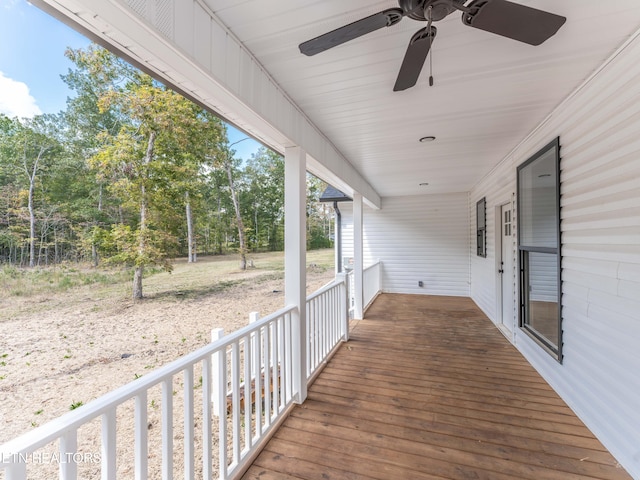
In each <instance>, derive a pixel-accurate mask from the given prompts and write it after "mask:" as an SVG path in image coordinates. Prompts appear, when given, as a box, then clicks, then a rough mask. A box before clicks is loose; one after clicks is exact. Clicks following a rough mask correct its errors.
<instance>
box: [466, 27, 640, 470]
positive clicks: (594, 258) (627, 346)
mask: <svg viewBox="0 0 640 480" xmlns="http://www.w3.org/2000/svg"><path fill="white" fill-rule="evenodd" d="M638 60H640V41H638V39H636V40H635V41H634V42H632V43H631V44H630V45H629V46H627V47H626V48H625V49H624V50H623V51H622V52H621V53H619V54H618V55H617V56H616V57H615V58H613V59H612V61H611V62H610V63H609V64H608V65H607V66H606V67H604V68H603V69H602V70H601V71H600V72H599V73H598V74H597V75H595V76H594V77H593V78H592V79H591V80H590V81H589V82H588V83H586V84H585V85H584V86H583V88H581V89H580V90H578V91H577V92H576V93H575V94H574V95H573V96H572V97H571V98H569V99H568V100H567V101H565V102H564V103H563V104H562V105H561V106H560V107H559V108H558V109H557V110H556V111H555V112H554V113H553V114H552V115H551V116H550V117H549V118H548V119H547V121H546V122H545V123H544V124H543V125H541V126H540V127H539V128H538V129H537V130H536V131H535V132H534V133H533V134H532V135H531V136H530V137H529V138H527V139H526V140H525V141H524V142H523V143H522V144H521V145H519V146H518V147H517V148H516V149H515V150H514V152H512V153H511V154H510V155H509V156H508V157H507V158H506V159H505V160H504V161H503V162H502V163H501V164H500V165H499V166H498V167H497V168H495V169H494V171H493V172H492V173H491V174H490V175H488V176H487V177H486V178H484V179H483V180H482V181H481V182H480V183H479V184H478V185H476V187H475V188H474V189H473V191H472V192H471V194H470V201H469V209H470V211H474V210H475V202H476V201H477V200H478V199H479V198H482V197H483V196H487V205H488V207H493V206H495V205H497V204H499V203H501V202H503V201H504V200H505V199H509V198H510V197H511V195H512V193H513V192H515V189H516V167H517V166H518V165H519V164H520V163H522V162H524V161H525V160H527V159H528V158H529V157H530V156H531V155H532V154H534V153H535V152H536V151H537V150H539V149H540V148H541V147H543V146H545V145H546V144H547V143H548V142H549V141H551V140H553V138H555V137H556V136H558V135H559V136H560V143H561V151H560V154H561V158H562V160H561V182H562V187H561V188H562V192H561V193H562V198H561V209H562V211H561V222H562V225H561V231H562V255H563V259H562V269H563V271H562V280H563V285H562V290H563V302H562V303H563V329H564V338H563V340H564V347H563V353H564V361H563V364H562V365H561V364H559V363H557V362H556V361H555V360H554V359H552V357H551V356H550V355H547V354H546V353H545V352H544V351H542V349H541V348H539V347H538V346H537V345H536V344H535V343H534V342H533V341H532V340H531V339H530V338H529V337H528V336H527V335H526V334H524V333H523V332H521V331H518V332H516V336H515V342H516V346H517V347H518V348H519V349H520V351H521V352H522V353H523V354H524V355H525V356H526V357H527V358H528V359H529V361H530V362H531V363H532V364H533V365H534V366H535V367H536V368H537V369H538V370H539V371H540V372H541V373H542V375H543V376H544V377H545V378H546V379H547V381H549V383H550V384H551V385H552V386H553V387H554V388H555V389H556V390H557V391H558V392H559V393H560V395H562V397H563V398H564V399H565V400H566V401H567V403H568V404H569V405H570V406H571V407H572V408H573V409H574V410H575V411H576V413H577V414H578V415H579V416H580V417H581V419H582V420H583V421H584V422H585V423H586V424H587V426H589V427H590V428H591V430H592V431H593V432H594V433H595V434H596V435H597V436H598V437H599V438H600V440H601V441H602V442H603V443H604V444H605V446H607V447H608V448H609V449H610V450H611V452H612V453H613V454H614V455H615V456H616V457H617V459H618V460H619V461H620V462H621V463H622V465H623V466H624V467H625V468H626V469H627V470H628V471H629V472H630V473H631V475H632V476H634V478H640V408H639V407H640V66H639V65H640V63H639V62H638ZM488 212H491V209H490V208H488ZM487 220H488V222H487V223H488V227H489V231H490V233H489V236H488V240H489V242H488V243H489V246H488V253H489V256H488V257H487V258H486V259H482V258H478V257H476V256H475V252H473V251H471V264H472V265H471V282H472V283H471V296H472V298H473V299H474V300H475V301H476V303H478V305H480V306H481V307H482V308H483V310H484V311H485V312H487V313H488V314H489V316H490V317H491V318H492V319H494V320H496V315H495V304H496V294H495V291H496V289H495V286H494V285H495V282H494V280H495V257H494V252H495V249H494V247H493V244H492V242H493V240H494V235H493V234H492V233H491V232H492V231H493V228H494V218H493V215H490V216H488V219H487ZM471 223H472V230H474V229H475V220H472V222H471ZM471 234H472V235H475V231H472V232H471ZM471 238H474V237H471Z"/></svg>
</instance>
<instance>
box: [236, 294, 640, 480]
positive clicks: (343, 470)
mask: <svg viewBox="0 0 640 480" xmlns="http://www.w3.org/2000/svg"><path fill="white" fill-rule="evenodd" d="M366 317H367V318H365V319H364V320H361V321H358V322H357V324H356V325H355V328H353V329H352V331H351V339H350V341H349V342H348V343H347V344H344V345H343V346H342V347H341V348H340V349H339V350H338V352H337V353H336V354H335V356H334V357H333V358H332V360H331V361H330V362H329V364H328V365H327V366H326V367H325V369H324V370H323V371H322V373H321V374H320V375H319V377H318V378H317V379H316V381H315V383H314V384H313V385H312V386H311V387H310V388H309V396H308V399H307V401H306V402H305V403H304V404H303V405H300V406H298V407H296V408H294V409H293V411H292V412H291V415H290V416H289V418H287V419H286V420H285V422H284V424H283V425H282V427H281V428H280V429H279V430H278V431H277V432H276V433H275V435H274V437H273V438H272V440H271V441H270V442H269V443H268V444H267V446H266V447H265V449H264V450H263V452H262V453H261V454H260V455H259V456H258V458H257V459H256V461H255V462H254V464H253V466H252V467H251V468H250V469H249V470H248V471H247V473H246V474H245V476H244V477H243V478H245V479H258V478H260V479H267V480H268V479H271V478H282V479H351V478H358V479H367V478H375V479H396V478H398V479H404V478H412V479H413V478H416V479H421V478H423V479H467V478H474V479H492V480H493V479H495V480H501V479H505V480H506V479H514V478H518V479H531V480H540V479H549V480H554V479H557V480H565V479H569V480H571V479H575V480H578V479H606V480H618V479H629V478H631V477H629V476H628V475H627V473H626V472H625V471H624V470H623V469H622V468H620V466H619V465H618V464H617V462H616V461H615V459H614V458H613V457H612V456H611V455H610V454H609V453H608V452H607V451H606V449H605V448H604V447H603V446H602V444H601V443H600V442H599V441H598V440H597V439H596V438H595V437H594V436H593V435H592V434H591V432H589V430H588V429H587V428H586V427H585V426H584V425H583V424H582V422H581V421H580V420H579V419H578V418H577V417H576V416H575V415H574V414H573V412H572V411H571V410H570V409H569V408H568V407H567V406H566V404H564V402H563V401H562V400H561V399H560V398H559V397H558V396H557V394H556V393H555V392H554V391H553V390H552V389H551V388H550V387H549V386H548V385H547V384H546V382H544V380H543V379H542V378H541V377H540V376H539V375H538V374H537V373H536V372H535V371H534V370H533V368H532V367H531V366H530V365H529V364H528V363H527V362H526V360H525V359H524V358H523V357H522V356H521V355H520V354H519V353H518V352H517V350H516V349H515V348H514V347H513V346H512V345H511V344H510V343H509V342H508V341H507V340H506V339H505V338H504V337H503V336H502V335H501V334H500V333H499V331H498V330H497V329H496V328H495V326H493V324H492V323H491V322H490V321H489V320H488V319H487V318H486V317H485V316H484V314H482V312H481V311H480V310H479V309H478V308H477V307H476V306H475V305H474V304H473V302H472V301H471V300H469V299H466V298H451V297H429V296H411V295H381V296H379V297H378V299H377V300H376V302H375V303H374V305H373V306H372V307H371V308H370V309H369V311H368V312H367V315H366Z"/></svg>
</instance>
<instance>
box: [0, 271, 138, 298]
mask: <svg viewBox="0 0 640 480" xmlns="http://www.w3.org/2000/svg"><path fill="white" fill-rule="evenodd" d="M131 278H132V274H131V270H130V269H106V268H105V269H101V270H95V269H93V268H91V267H89V266H78V267H69V266H66V265H62V266H58V267H57V268H53V267H51V268H33V269H29V268H16V267H11V266H5V267H3V268H2V270H1V271H0V297H1V296H12V297H30V296H33V295H39V294H43V293H60V292H66V291H68V290H70V289H72V288H75V287H79V286H85V285H115V284H121V283H125V282H129V281H131Z"/></svg>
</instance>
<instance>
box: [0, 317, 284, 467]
mask: <svg viewBox="0 0 640 480" xmlns="http://www.w3.org/2000/svg"><path fill="white" fill-rule="evenodd" d="M295 309H296V306H295V305H289V306H287V307H285V308H283V309H281V310H278V311H277V312H274V313H272V314H271V315H267V316H266V317H264V318H261V319H260V320H258V321H257V322H255V323H251V324H249V325H247V326H245V327H243V328H241V329H239V330H237V331H235V332H233V333H230V334H229V335H226V336H224V337H222V338H221V339H220V340H216V341H215V342H213V343H210V344H208V345H206V346H204V347H202V348H200V349H198V350H196V351H195V352H192V353H189V354H187V355H185V356H183V357H181V358H178V359H177V360H174V361H173V362H171V363H169V364H167V365H165V366H163V367H160V368H159V369H157V370H155V371H153V372H151V373H149V374H147V375H144V376H143V377H140V378H139V379H137V380H134V381H133V382H130V383H128V384H126V385H123V386H121V387H120V388H117V389H116V390H113V391H111V392H108V393H106V394H104V395H103V396H101V397H99V398H97V399H95V400H93V401H91V402H89V403H88V404H86V405H83V406H82V407H81V408H78V409H77V410H73V411H71V412H68V413H66V414H65V415H62V416H61V417H58V418H56V419H53V420H51V421H50V422H48V423H46V424H44V425H42V426H41V427H38V428H36V429H34V430H31V431H29V432H26V433H25V434H23V435H21V436H19V437H17V438H15V439H13V440H10V441H8V442H6V443H4V444H2V445H0V458H2V459H5V460H8V459H11V458H12V457H11V456H12V455H21V454H28V453H31V452H33V451H34V450H37V449H38V448H41V447H43V446H45V445H46V444H48V443H50V442H52V441H53V440H56V439H57V438H59V437H60V436H61V435H62V434H64V433H66V432H69V431H73V430H75V429H77V428H79V427H80V426H81V425H83V424H85V423H87V422H89V421H91V420H93V419H95V418H97V417H98V416H100V415H102V414H103V413H105V412H107V411H109V410H111V409H112V408H114V407H116V406H118V405H120V404H121V403H123V402H126V401H127V400H130V399H131V398H134V397H135V396H137V395H139V394H140V393H142V392H144V391H146V390H148V389H149V388H151V387H153V386H155V385H157V384H159V383H160V382H163V381H164V380H166V379H169V378H171V377H173V376H174V375H176V374H177V373H179V372H180V371H182V370H184V369H185V368H186V367H188V366H190V365H194V364H196V363H197V362H199V361H201V360H203V359H204V358H205V357H207V356H208V355H211V354H212V353H216V352H218V351H220V350H223V349H226V348H227V347H228V346H229V345H231V344H233V343H235V342H237V341H239V340H240V339H242V338H243V337H246V336H248V335H250V334H251V333H253V332H255V331H257V330H259V329H260V328H262V327H263V326H264V325H267V324H269V323H270V322H272V321H273V320H275V319H277V318H279V317H281V316H284V315H287V314H289V313H291V312H293V311H294V310H295ZM6 465H7V463H4V466H6ZM2 466H3V463H2V462H0V470H1V467H2Z"/></svg>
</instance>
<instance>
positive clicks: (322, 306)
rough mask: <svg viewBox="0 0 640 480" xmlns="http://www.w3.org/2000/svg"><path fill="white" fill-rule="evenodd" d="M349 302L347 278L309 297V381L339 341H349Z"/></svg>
mask: <svg viewBox="0 0 640 480" xmlns="http://www.w3.org/2000/svg"><path fill="white" fill-rule="evenodd" d="M346 299H347V284H346V279H345V278H344V277H342V279H341V280H340V281H338V282H334V283H330V284H329V285H326V286H325V287H323V288H321V289H320V290H318V291H317V292H315V293H313V294H311V295H310V296H309V297H307V334H308V336H309V344H308V346H307V378H311V376H312V375H313V374H314V373H315V372H316V371H317V370H318V368H319V367H320V365H321V364H322V362H324V360H325V359H326V358H327V356H328V355H329V353H330V352H331V350H333V348H334V347H335V346H336V345H338V343H340V341H347V340H348V339H349V323H348V317H347V315H348V312H347V304H346Z"/></svg>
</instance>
